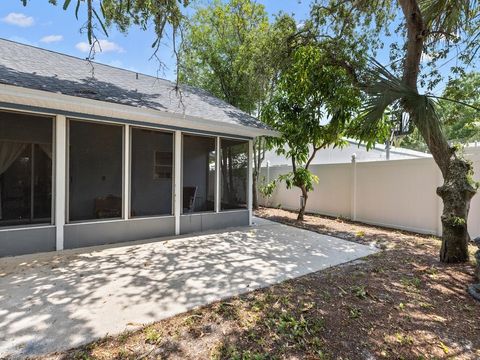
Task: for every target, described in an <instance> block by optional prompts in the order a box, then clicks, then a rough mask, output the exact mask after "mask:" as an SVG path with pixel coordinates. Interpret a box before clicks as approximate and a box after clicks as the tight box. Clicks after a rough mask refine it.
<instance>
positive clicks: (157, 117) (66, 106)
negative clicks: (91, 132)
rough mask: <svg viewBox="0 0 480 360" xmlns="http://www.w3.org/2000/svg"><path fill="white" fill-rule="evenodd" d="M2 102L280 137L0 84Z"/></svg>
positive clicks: (52, 111) (249, 128)
mask: <svg viewBox="0 0 480 360" xmlns="http://www.w3.org/2000/svg"><path fill="white" fill-rule="evenodd" d="M0 102H1V103H3V104H16V105H23V106H28V107H30V108H32V109H44V111H41V110H39V111H37V112H43V113H47V114H51V115H55V114H56V113H57V112H70V113H77V114H85V115H88V116H91V117H95V116H98V117H101V118H111V119H112V121H114V119H123V120H129V121H135V122H138V123H145V124H146V125H148V124H149V123H151V124H155V125H160V126H161V125H164V126H166V127H170V128H183V129H191V130H199V131H204V132H212V133H225V134H231V135H233V136H242V137H249V138H254V137H258V136H278V132H276V131H274V130H271V129H263V128H256V127H252V126H245V125H238V124H231V123H225V122H221V121H215V120H208V119H204V118H201V117H196V116H190V115H185V114H179V113H172V112H167V111H161V110H155V109H148V108H140V107H135V106H131V105H124V104H119V103H114V102H108V101H102V100H94V99H88V98H82V97H77V96H72V95H64V94H59V93H54V92H49V91H44V90H36V89H30V88H25V87H21V86H15V85H8V84H0Z"/></svg>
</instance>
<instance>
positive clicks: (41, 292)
mask: <svg viewBox="0 0 480 360" xmlns="http://www.w3.org/2000/svg"><path fill="white" fill-rule="evenodd" d="M157 240H161V241H156V242H152V241H150V242H145V241H143V242H135V243H128V244H124V245H122V246H116V247H105V246H102V247H93V248H85V249H79V250H70V251H64V252H61V253H45V254H37V255H29V256H20V257H14V258H3V259H0V357H5V356H7V355H10V356H12V357H13V358H21V357H25V356H32V355H39V354H43V353H47V352H51V351H56V350H64V349H68V348H71V347H74V346H78V345H80V344H83V343H87V342H90V341H92V340H95V339H97V338H100V337H102V336H105V335H106V334H116V333H119V332H122V331H123V330H125V329H133V328H136V327H139V326H141V325H142V324H147V323H151V322H154V321H158V320H161V319H164V318H167V317H170V316H173V315H175V314H178V313H181V312H184V311H186V310H189V309H191V308H194V307H196V306H199V305H203V304H207V303H210V302H212V301H215V300H219V299H222V298H225V297H230V296H233V295H237V294H240V293H244V292H247V291H250V290H252V289H256V288H260V287H264V286H268V285H271V284H275V283H278V282H281V281H283V280H286V279H290V278H294V277H298V276H301V275H305V274H308V273H311V272H314V271H318V270H322V269H325V268H327V267H330V266H333V265H338V264H340V263H344V262H348V261H352V260H354V259H357V258H359V257H363V256H366V255H369V254H372V253H374V252H375V251H376V250H375V249H374V248H370V247H367V246H364V245H360V244H355V243H353V242H348V241H344V240H341V239H338V238H334V237H331V236H326V235H320V234H317V233H314V232H310V231H307V230H301V229H298V228H294V227H290V226H286V225H281V224H278V223H273V222H270V221H266V220H262V219H255V225H254V226H252V227H242V228H232V229H228V230H225V231H222V232H215V233H203V234H197V235H190V236H184V237H175V238H162V239H157Z"/></svg>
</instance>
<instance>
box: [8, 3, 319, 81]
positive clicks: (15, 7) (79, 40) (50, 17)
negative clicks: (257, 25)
mask: <svg viewBox="0 0 480 360" xmlns="http://www.w3.org/2000/svg"><path fill="white" fill-rule="evenodd" d="M204 1H205V0H204ZM258 2H259V3H262V4H264V5H265V7H266V10H267V12H268V13H269V14H271V15H272V16H274V15H275V14H277V13H278V12H279V11H281V10H282V11H283V12H286V13H289V14H294V15H295V17H296V19H297V20H298V21H301V20H302V19H305V18H306V17H307V16H308V13H309V7H310V1H305V0H302V1H299V0H259V1H258ZM73 3H74V2H72V4H73ZM200 3H201V2H200ZM59 4H63V1H62V0H59ZM83 6H84V7H85V4H83ZM189 11H193V10H192V9H191V10H189ZM80 13H81V14H83V13H84V12H80ZM84 22H85V18H84V17H83V18H80V19H79V20H77V19H76V18H75V15H74V6H71V8H69V9H68V10H67V11H64V10H63V9H62V6H61V5H59V6H52V5H50V4H48V1H47V0H30V1H29V4H28V6H27V7H24V6H23V5H22V3H21V1H20V0H8V1H7V0H2V1H1V4H0V37H1V38H5V39H9V40H13V41H18V42H21V43H25V44H30V45H34V46H38V47H41V48H45V49H49V50H53V51H58V52H61V53H65V54H69V55H73V56H77V57H80V58H85V57H87V56H88V50H89V46H88V43H87V36H86V34H81V33H80V28H81V27H82V25H83V24H84ZM97 34H98V35H101V32H100V31H97ZM98 35H97V36H98ZM154 38H155V37H154V34H153V33H152V32H150V31H143V30H140V29H138V28H135V27H132V28H131V29H130V30H129V32H128V34H126V35H124V34H122V33H120V32H118V31H116V30H115V29H111V30H110V31H109V37H108V38H107V37H105V36H103V37H102V36H99V39H101V41H102V50H103V51H102V53H97V54H96V56H95V61H98V62H101V63H104V64H108V65H112V66H117V67H122V68H125V69H130V70H134V71H138V72H141V73H145V74H151V75H157V71H158V69H159V66H158V62H157V61H156V60H155V59H151V60H149V59H150V57H151V55H152V52H153V51H152V48H151V44H152V42H153V40H154ZM160 58H161V60H162V62H163V63H165V64H166V68H165V69H163V70H161V71H160V72H159V73H158V76H160V77H164V78H167V79H171V80H172V79H174V78H175V61H174V58H173V55H172V49H171V46H170V45H169V41H168V39H166V40H165V41H164V44H163V45H162V48H161V51H160Z"/></svg>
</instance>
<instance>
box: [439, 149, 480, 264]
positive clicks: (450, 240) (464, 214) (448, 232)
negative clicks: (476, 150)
mask: <svg viewBox="0 0 480 360" xmlns="http://www.w3.org/2000/svg"><path fill="white" fill-rule="evenodd" d="M471 174H472V164H471V163H470V162H469V161H467V160H465V159H462V158H458V157H457V156H456V155H455V154H454V156H453V157H452V159H451V160H450V161H449V164H448V169H447V173H446V175H445V177H444V184H443V185H442V186H440V187H439V188H438V189H437V194H438V195H439V196H440V197H441V198H442V199H443V214H442V231H443V232H442V247H441V249H440V261H441V262H444V263H457V262H466V261H468V258H469V255H468V243H469V241H470V236H469V234H468V228H467V220H468V212H469V211H470V200H471V199H472V197H473V196H474V195H475V193H476V189H475V188H474V187H473V186H472V184H471V180H470V179H469V178H470V176H471Z"/></svg>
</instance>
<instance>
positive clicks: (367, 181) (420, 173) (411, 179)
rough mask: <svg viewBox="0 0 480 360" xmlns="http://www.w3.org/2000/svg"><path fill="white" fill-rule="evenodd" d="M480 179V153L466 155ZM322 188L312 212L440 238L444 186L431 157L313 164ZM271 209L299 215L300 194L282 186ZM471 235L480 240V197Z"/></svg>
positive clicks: (273, 172) (277, 170)
mask: <svg viewBox="0 0 480 360" xmlns="http://www.w3.org/2000/svg"><path fill="white" fill-rule="evenodd" d="M466 155H467V157H468V158H469V159H470V160H472V162H473V164H474V169H475V175H474V179H475V180H477V181H478V180H480V148H469V149H467V150H466ZM311 169H312V171H313V173H314V174H315V175H317V176H318V177H319V183H318V184H317V185H315V187H314V191H313V192H311V193H310V196H309V199H308V202H307V211H309V212H312V213H318V214H324V215H330V216H342V217H346V218H350V219H354V220H357V221H362V222H365V223H370V224H375V225H381V226H386V227H392V228H398V229H404V230H410V231H415V232H420V233H426V234H436V235H441V230H442V228H441V221H440V215H441V213H442V208H443V203H442V200H441V199H440V198H439V197H438V196H437V195H436V188H437V187H438V186H439V185H441V184H442V177H441V174H440V171H439V170H438V168H437V165H436V164H435V162H434V161H433V159H431V158H421V159H409V160H391V161H373V162H355V163H350V164H326V165H313V166H312V168H311ZM288 171H290V167H288V166H279V167H276V166H273V167H270V168H269V169H268V170H267V169H266V168H263V169H262V176H261V178H262V177H265V179H270V180H273V179H276V178H277V177H278V175H280V174H284V173H287V172H288ZM261 203H262V204H263V205H267V206H273V207H276V206H281V207H283V208H286V209H292V210H298V208H299V204H300V191H299V190H298V189H290V190H287V189H286V188H285V185H283V184H280V185H279V186H278V188H277V189H276V190H275V192H274V194H273V196H272V197H271V198H270V199H262V200H261ZM468 225H469V232H470V236H471V237H472V238H473V237H477V236H480V195H476V196H475V197H474V198H473V200H472V203H471V208H470V214H469V221H468Z"/></svg>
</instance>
